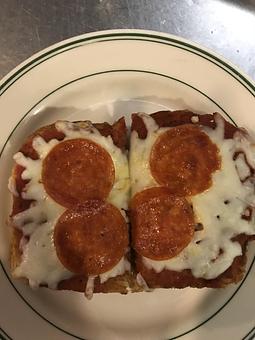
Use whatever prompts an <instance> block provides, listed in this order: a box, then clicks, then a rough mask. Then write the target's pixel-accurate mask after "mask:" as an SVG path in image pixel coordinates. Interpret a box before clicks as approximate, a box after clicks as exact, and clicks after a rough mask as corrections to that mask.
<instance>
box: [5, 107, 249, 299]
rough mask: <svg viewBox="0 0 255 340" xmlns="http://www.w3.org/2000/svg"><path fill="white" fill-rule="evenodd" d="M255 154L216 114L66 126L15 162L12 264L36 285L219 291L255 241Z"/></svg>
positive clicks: (37, 138) (43, 133) (41, 136)
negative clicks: (216, 289) (128, 130)
mask: <svg viewBox="0 0 255 340" xmlns="http://www.w3.org/2000/svg"><path fill="white" fill-rule="evenodd" d="M254 152H255V146H254V144H253V141H252V139H251V137H250V136H249V135H248V133H247V132H246V131H245V130H244V129H241V128H238V127H236V126H234V125H233V124H231V123H229V122H227V121H226V120H225V119H224V118H223V117H221V116H220V115H219V114H218V113H215V114H203V115H199V114H197V113H193V112H190V111H160V112H156V113H153V114H150V115H148V114H145V113H134V114H132V124H131V132H130V138H128V132H127V128H126V124H125V120H124V118H121V119H119V120H118V121H116V122H115V123H114V124H112V125H110V124H108V123H102V124H93V123H91V122H89V121H83V122H67V121H57V122H56V123H54V124H52V125H48V126H45V127H42V128H40V129H39V130H37V131H35V132H34V133H33V134H32V135H31V136H29V137H28V138H27V139H26V140H25V141H24V144H23V145H22V146H21V148H20V150H19V151H18V152H17V153H16V154H15V155H14V166H13V170H12V174H11V177H10V180H9V190H10V192H11V194H12V200H13V205H12V211H11V213H10V219H9V225H10V227H11V230H12V243H11V254H10V259H11V260H10V264H11V272H12V275H13V276H14V277H15V278H19V279H24V280H25V281H26V282H27V283H28V284H29V285H30V286H31V287H33V288H36V287H40V286H44V287H48V288H51V289H61V290H73V291H78V292H84V293H85V295H86V296H87V297H88V298H91V297H92V294H93V293H100V292H101V293H110V292H119V293H122V294H127V293H128V292H139V291H143V290H152V289H154V288H184V287H197V288H202V287H211V288H222V287H225V286H227V285H228V284H231V283H237V282H239V281H240V280H241V279H242V277H243V275H244V272H245V266H246V260H247V259H246V257H247V256H246V253H247V244H248V242H249V241H251V240H253V239H254V238H255V223H254V204H255V193H254V179H255V158H254V154H255V153H254Z"/></svg>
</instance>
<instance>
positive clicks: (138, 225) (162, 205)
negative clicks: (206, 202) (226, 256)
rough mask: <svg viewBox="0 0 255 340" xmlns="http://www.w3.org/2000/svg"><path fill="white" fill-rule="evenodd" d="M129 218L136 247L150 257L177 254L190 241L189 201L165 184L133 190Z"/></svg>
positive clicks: (158, 257)
mask: <svg viewBox="0 0 255 340" xmlns="http://www.w3.org/2000/svg"><path fill="white" fill-rule="evenodd" d="M131 220H132V240H133V246H134V248H135V250H136V251H137V252H138V253H139V254H140V255H142V256H145V257H148V258H150V259H153V260H167V259H170V258H172V257H174V256H176V255H178V254H179V253H180V252H181V251H182V250H183V249H184V248H185V247H186V246H187V245H188V244H189V243H190V241H191V239H192V237H193V234H194V230H195V222H194V215H193V211H192V208H191V206H190V204H189V203H188V201H187V200H186V199H185V198H184V197H177V196H175V195H172V194H171V191H169V189H168V188H165V187H155V188H150V189H146V190H144V191H141V192H139V193H138V194H136V195H135V196H134V198H133V199H132V201H131Z"/></svg>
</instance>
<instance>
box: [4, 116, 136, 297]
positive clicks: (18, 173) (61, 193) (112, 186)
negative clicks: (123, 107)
mask: <svg viewBox="0 0 255 340" xmlns="http://www.w3.org/2000/svg"><path fill="white" fill-rule="evenodd" d="M126 145H127V129H126V125H125V120H124V118H121V119H120V120H118V121H117V122H115V123H114V124H113V125H110V124H108V123H103V124H92V123H91V122H89V121H85V122H74V123H72V122H67V121H58V122H56V123H55V124H52V125H49V126H46V127H43V128H41V129H39V130H38V131H36V132H35V133H33V134H32V135H31V136H30V137H28V138H27V140H26V141H25V143H24V145H23V146H22V147H21V149H20V150H19V152H18V153H16V154H15V155H14V161H15V165H14V167H13V171H12V175H11V178H10V181H9V189H10V191H11V193H12V196H13V207H12V213H11V217H10V224H11V227H12V245H11V270H12V274H13V276H14V277H17V278H23V279H25V280H27V281H28V283H29V285H30V286H31V287H35V288H36V287H39V286H47V287H49V288H52V289H66V290H75V291H82V292H85V295H86V296H87V297H89V298H90V297H92V294H93V292H120V293H123V294H125V293H127V292H128V291H129V290H132V289H133V290H136V289H138V287H136V281H135V280H134V279H133V275H132V273H131V266H130V259H129V258H130V254H129V227H128V219H127V215H126V211H127V208H128V200H129V170H128V160H127V152H126Z"/></svg>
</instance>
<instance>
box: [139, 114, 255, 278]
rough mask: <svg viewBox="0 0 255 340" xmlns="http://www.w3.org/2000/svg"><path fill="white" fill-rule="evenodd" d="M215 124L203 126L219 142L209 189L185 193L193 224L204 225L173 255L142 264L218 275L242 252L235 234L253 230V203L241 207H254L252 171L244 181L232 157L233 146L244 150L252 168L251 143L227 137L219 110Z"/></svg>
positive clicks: (200, 275)
mask: <svg viewBox="0 0 255 340" xmlns="http://www.w3.org/2000/svg"><path fill="white" fill-rule="evenodd" d="M215 123H216V128H215V129H211V128H205V127H203V131H205V133H206V134H207V135H208V136H209V138H210V140H211V141H212V142H213V143H214V144H216V145H217V147H218V149H219V155H220V158H221V167H220V169H219V170H218V171H215V172H214V173H213V174H212V185H211V186H210V188H208V190H205V191H203V192H202V193H199V194H197V195H194V196H191V197H189V200H190V201H191V203H192V206H193V211H194V215H195V218H196V223H202V225H203V229H202V230H196V231H195V233H194V237H193V239H192V240H191V242H190V243H189V244H188V246H187V247H186V248H184V249H183V250H182V251H181V252H180V253H179V254H178V255H177V256H175V257H174V258H171V259H169V260H163V261H155V260H152V259H149V258H147V257H143V259H142V260H143V263H144V264H145V265H146V267H147V268H153V270H154V271H155V272H157V273H159V272H161V271H162V270H164V269H166V270H173V271H183V270H185V269H190V270H191V272H192V275H193V276H194V277H197V278H204V279H208V280H210V279H214V278H217V277H218V276H219V275H220V274H222V273H223V272H224V271H226V270H227V269H228V268H229V267H230V266H231V264H232V263H233V260H234V259H235V258H236V257H238V256H240V255H242V247H241V245H240V244H239V243H238V242H237V241H236V239H235V237H236V236H237V235H240V234H242V233H243V234H246V235H254V234H255V225H254V208H252V210H250V212H245V209H247V207H254V206H255V195H254V176H253V175H252V177H250V178H249V179H247V180H245V182H242V178H243V177H242V176H240V175H242V174H241V173H239V172H238V169H240V167H241V166H240V164H238V166H237V164H236V161H237V159H234V155H235V154H236V152H237V151H243V153H244V154H245V156H246V159H247V162H248V164H249V165H250V166H251V167H252V169H255V157H254V151H255V145H254V144H253V142H252V141H250V140H249V139H248V137H247V136H246V135H245V134H243V133H241V134H240V133H239V132H238V133H236V134H234V136H233V138H231V139H226V134H225V130H224V127H225V123H224V120H223V119H222V118H221V117H220V116H219V115H215ZM148 136H149V134H148ZM242 161H243V162H244V159H242V158H239V160H238V162H239V163H240V162H242ZM242 166H244V164H242ZM244 212H245V213H244ZM246 215H247V216H246ZM245 217H246V218H245Z"/></svg>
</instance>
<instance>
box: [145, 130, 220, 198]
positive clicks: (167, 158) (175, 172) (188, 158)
mask: <svg viewBox="0 0 255 340" xmlns="http://www.w3.org/2000/svg"><path fill="white" fill-rule="evenodd" d="M218 151H219V150H218V148H217V146H216V145H215V144H214V143H212V141H211V140H210V138H209V137H208V136H207V135H206V134H205V133H204V132H203V131H201V129H200V128H199V127H198V126H194V125H188V124H187V125H182V126H178V127H175V128H171V129H169V130H167V131H165V132H164V133H163V134H162V135H160V136H159V137H158V138H157V140H156V142H155V143H154V145H153V147H152V150H151V154H150V169H151V173H152V175H153V177H154V178H155V180H156V181H157V182H158V183H159V184H161V185H165V186H167V187H168V188H169V189H170V190H171V192H172V194H176V195H184V196H187V195H195V194H198V193H200V192H203V191H205V190H206V189H208V188H209V187H210V186H211V184H212V179H211V178H212V174H213V172H214V171H216V170H218V169H219V168H220V158H219V155H218Z"/></svg>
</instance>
